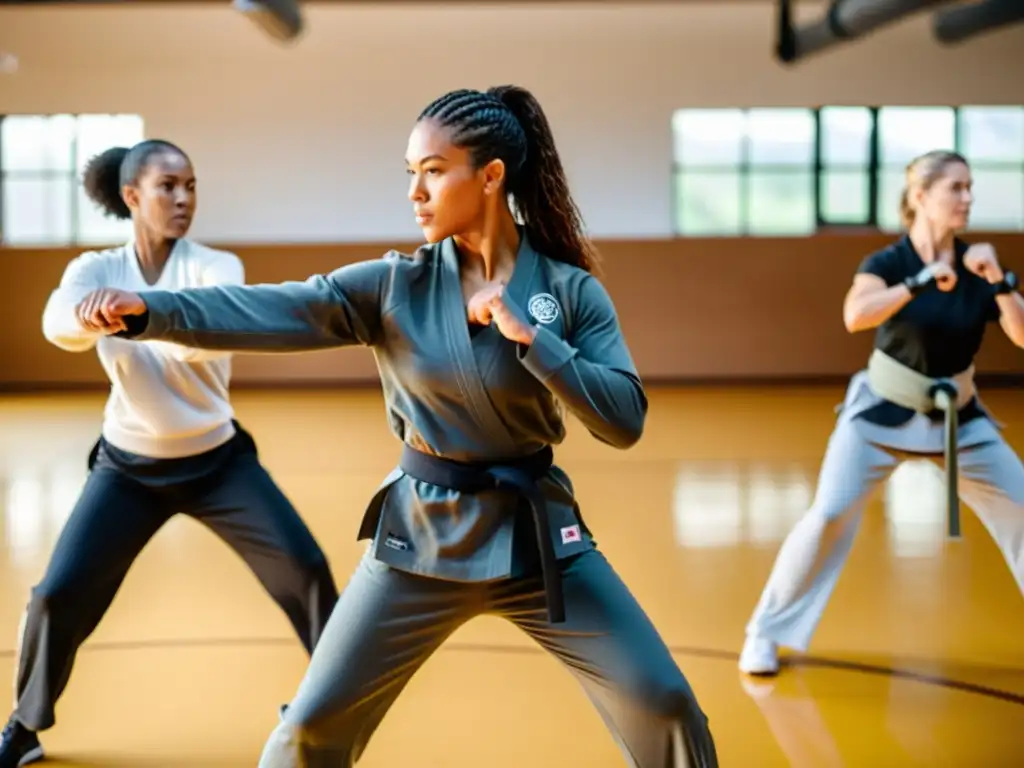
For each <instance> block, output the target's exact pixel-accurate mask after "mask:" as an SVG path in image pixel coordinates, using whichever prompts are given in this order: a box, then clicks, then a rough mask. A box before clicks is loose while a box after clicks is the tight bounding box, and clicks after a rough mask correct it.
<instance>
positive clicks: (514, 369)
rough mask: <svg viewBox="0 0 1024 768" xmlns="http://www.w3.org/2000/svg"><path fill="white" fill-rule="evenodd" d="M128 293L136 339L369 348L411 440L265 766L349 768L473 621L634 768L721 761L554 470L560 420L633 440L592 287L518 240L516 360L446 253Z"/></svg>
mask: <svg viewBox="0 0 1024 768" xmlns="http://www.w3.org/2000/svg"><path fill="white" fill-rule="evenodd" d="M142 296H143V298H144V299H145V301H146V304H147V306H148V308H149V311H148V313H147V315H145V316H143V317H142V318H141V319H139V321H138V322H133V323H132V324H131V325H130V327H129V332H128V334H127V335H128V336H129V337H131V338H138V339H164V340H168V341H175V342H179V343H184V344H188V345H189V346H192V347H197V348H207V349H232V350H237V351H248V352H253V351H256V352H259V351H263V352H289V351H301V350H313V349H323V348H328V347H338V346H345V345H353V344H362V345H368V346H371V347H372V348H373V349H374V351H375V353H376V357H377V362H378V366H379V369H380V373H381V378H382V383H383V391H384V397H385V401H386V406H387V416H388V420H389V423H390V426H391V429H392V431H393V433H394V434H395V435H396V436H397V437H398V438H399V439H400V440H401V441H403V443H404V446H403V455H402V461H401V465H400V467H399V468H398V469H396V470H395V471H394V472H392V473H391V474H390V475H389V476H388V477H387V478H386V479H385V481H384V483H383V485H382V486H381V490H380V492H379V493H378V494H377V495H376V496H375V498H374V499H373V501H372V502H371V504H370V505H369V507H368V509H367V512H366V515H365V518H364V521H363V524H362V527H361V529H360V538H371V539H372V540H373V543H372V544H371V546H370V548H369V549H368V551H367V554H366V557H365V559H364V560H363V562H362V563H361V564H360V566H359V568H358V569H357V570H356V572H355V574H354V575H353V577H352V579H351V581H350V583H349V584H348V586H347V587H346V589H345V590H344V591H343V594H342V597H341V598H340V602H339V604H338V607H337V609H336V610H335V611H334V613H333V614H332V617H331V620H330V621H329V623H328V626H327V628H326V630H325V634H324V636H323V638H322V639H321V642H320V644H319V646H318V648H317V649H316V651H315V652H314V657H313V660H312V661H311V663H310V666H309V669H308V671H307V673H306V676H305V679H304V680H303V682H302V684H301V686H300V688H299V691H298V693H297V695H296V697H295V699H294V700H293V701H292V702H291V704H290V705H289V707H288V708H287V711H286V712H285V713H284V714H283V716H282V722H281V724H280V725H279V727H278V728H277V729H276V730H275V731H274V733H273V734H272V735H271V737H270V739H269V741H268V743H267V745H266V749H265V752H264V754H263V758H262V760H261V762H260V765H261V766H264V768H286V767H287V768H298V767H299V766H309V767H311V768H312V767H319V766H350V765H354V764H355V761H356V760H357V759H358V758H359V756H360V755H361V754H362V752H363V750H364V749H365V747H366V745H367V743H368V741H369V739H370V737H371V736H372V734H373V732H374V730H375V728H376V727H377V725H378V724H379V723H380V722H381V720H382V718H383V717H384V715H385V713H386V712H387V710H388V708H389V707H390V705H391V704H392V703H393V702H394V701H395V699H396V698H397V696H398V695H399V693H400V692H401V690H402V688H403V687H404V686H405V685H406V683H407V682H408V681H409V679H410V678H411V677H412V675H413V674H414V673H415V672H416V670H417V669H419V667H420V666H421V665H422V664H423V662H424V661H426V659H427V658H428V657H429V656H430V655H431V653H433V651H435V650H436V649H437V648H438V646H440V645H441V643H442V642H443V641H444V640H445V638H447V637H448V636H449V635H450V634H451V633H452V632H454V631H455V630H456V629H457V628H458V627H459V626H461V625H462V624H463V623H464V622H466V621H468V620H469V619H471V618H473V617H474V616H477V615H480V614H483V613H491V614H497V615H502V616H505V617H506V618H508V619H509V620H510V621H512V622H513V623H515V624H516V625H517V626H519V627H520V628H522V629H523V630H524V631H525V632H527V633H528V634H529V635H530V636H531V637H533V638H534V639H535V640H536V641H537V642H538V643H539V644H540V645H542V646H543V647H544V648H546V649H547V650H548V651H550V652H551V653H553V654H555V655H556V656H557V657H558V658H559V659H560V660H561V661H562V662H563V663H564V664H565V665H566V666H567V667H568V668H569V669H570V671H571V672H573V674H574V675H576V677H577V678H578V679H579V680H580V682H581V683H582V685H583V686H584V688H585V689H586V691H587V693H588V694H589V696H590V698H591V700H592V701H593V702H594V704H595V705H596V706H597V708H598V709H599V710H600V712H601V714H602V715H603V717H604V719H605V721H606V722H607V723H608V725H609V727H610V728H611V729H612V730H613V732H614V734H615V736H616V739H617V741H618V743H619V745H620V748H621V750H622V753H623V755H624V756H625V757H626V760H627V764H628V765H630V766H634V768H664V767H665V766H716V765H717V764H718V762H717V757H716V752H715V748H714V743H713V741H712V738H711V733H710V730H709V729H708V725H707V719H706V717H705V715H704V713H703V712H702V711H701V710H700V707H699V705H698V704H697V701H696V698H695V696H694V694H693V691H692V690H691V688H690V686H689V685H688V683H687V682H686V680H685V678H684V677H683V675H682V673H681V672H680V670H679V668H678V666H677V665H676V663H675V661H674V660H673V659H672V656H671V654H670V652H669V650H668V648H667V647H666V645H665V643H664V642H663V641H662V639H661V638H660V636H659V635H658V633H657V631H656V629H655V628H654V627H653V626H652V624H651V622H650V621H649V620H648V618H647V617H646V616H645V614H644V612H643V611H642V609H641V608H640V607H639V606H638V605H637V603H636V601H635V600H634V598H633V596H632V595H631V594H630V592H629V590H628V589H627V588H626V586H625V585H624V584H623V583H622V582H621V581H620V580H619V578H618V576H617V575H616V574H615V572H614V571H613V570H612V568H611V566H610V565H609V564H608V563H607V562H606V561H605V559H604V557H603V555H602V554H601V553H600V552H598V551H597V549H596V548H595V544H594V542H593V540H592V539H591V536H590V533H589V531H588V530H587V528H586V526H585V525H584V524H583V521H582V517H581V516H580V513H579V510H578V508H577V505H576V502H575V500H574V495H573V487H572V484H571V482H570V480H569V478H568V477H567V476H566V474H565V473H564V472H562V471H561V470H560V469H558V468H557V467H555V466H553V465H552V464H551V448H550V446H552V445H553V444H557V443H560V442H561V441H562V439H563V436H564V431H565V428H564V421H563V409H562V406H564V407H565V408H566V409H568V411H570V412H571V413H573V414H574V415H575V416H576V417H577V418H578V419H579V420H580V421H581V422H582V423H583V425H584V426H585V427H586V428H587V429H588V430H589V431H590V432H591V433H592V434H594V435H595V436H596V437H597V438H598V439H599V440H602V441H604V442H606V443H609V444H611V445H613V446H616V447H619V448H627V447H629V446H630V445H632V444H633V443H635V441H636V440H638V439H639V437H640V435H641V433H642V430H643V425H644V421H645V417H646V412H647V400H646V396H645V394H644V391H643V388H642V386H641V383H640V380H639V377H638V375H637V373H636V369H635V367H634V365H633V362H632V359H631V357H630V354H629V351H628V349H627V347H626V343H625V341H624V339H623V337H622V333H621V331H620V328H619V324H618V319H617V317H616V314H615V310H614V308H613V306H612V303H611V300H610V299H609V297H608V295H607V293H606V292H605V290H604V288H603V287H602V286H601V284H600V283H599V282H598V281H597V280H596V279H595V278H593V277H592V276H590V275H588V274H587V273H585V272H584V271H582V270H580V269H578V268H576V267H573V266H570V265H567V264H564V263H561V262H558V261H554V260H552V259H549V258H546V257H544V256H542V255H540V254H538V253H536V252H535V251H534V250H533V248H532V247H531V246H530V244H529V242H528V239H527V238H526V237H525V236H524V237H523V240H522V246H521V248H520V251H519V254H518V258H517V262H516V265H515V269H514V272H513V275H512V277H511V279H510V281H509V284H508V286H507V288H506V293H505V297H506V302H507V303H508V304H509V305H510V306H511V308H512V309H513V311H515V312H516V313H517V314H518V315H519V317H521V318H522V319H524V320H528V321H529V322H531V323H533V324H534V326H535V327H536V329H537V336H536V339H535V340H534V342H533V343H532V344H531V345H530V346H529V347H523V346H520V345H517V344H515V343H513V342H510V341H508V340H507V339H505V338H504V337H502V336H501V334H500V333H499V331H498V330H497V328H495V327H493V326H489V327H485V328H477V329H474V328H472V327H471V326H470V325H469V323H468V322H467V312H466V307H465V302H464V299H463V294H462V289H461V283H460V277H459V260H458V254H457V251H456V248H455V246H454V242H453V241H452V240H450V239H449V240H446V241H444V242H443V243H441V244H439V245H433V246H425V247H423V248H420V249H419V250H417V251H416V253H414V254H413V255H412V256H408V255H403V254H398V253H395V252H392V253H389V254H387V255H386V256H384V257H383V258H381V259H377V260H373V261H367V262H362V263H357V264H353V265H350V266H346V267H343V268H341V269H338V270H336V271H334V272H333V273H331V274H330V275H327V276H317V277H312V278H310V279H309V280H307V281H305V282H301V283H300V282H291V283H285V284H282V285H256V286H240V287H233V286H232V287H211V288H202V289H195V290H185V291H180V292H175V293H169V292H160V291H155V292H146V293H143V294H142ZM524 309H525V312H524ZM442 457H443V458H442ZM563 595H564V616H563V615H562V613H563V610H562V605H563V602H562V597H563Z"/></svg>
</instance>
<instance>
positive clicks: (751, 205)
mask: <svg viewBox="0 0 1024 768" xmlns="http://www.w3.org/2000/svg"><path fill="white" fill-rule="evenodd" d="M748 183H749V193H748V194H749V198H748V211H749V219H748V222H747V232H748V233H749V234H752V235H807V234H810V233H812V232H814V230H815V228H816V227H817V221H816V218H815V212H814V173H813V172H811V171H806V172H804V171H794V172H787V171H783V172H775V173H758V172H757V171H754V172H752V173H751V174H750V175H749V176H748Z"/></svg>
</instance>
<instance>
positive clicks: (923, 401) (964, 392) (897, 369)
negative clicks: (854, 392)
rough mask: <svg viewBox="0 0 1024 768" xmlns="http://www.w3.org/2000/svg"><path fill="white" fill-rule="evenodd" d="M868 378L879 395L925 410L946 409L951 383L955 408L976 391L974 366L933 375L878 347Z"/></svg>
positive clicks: (960, 405)
mask: <svg viewBox="0 0 1024 768" xmlns="http://www.w3.org/2000/svg"><path fill="white" fill-rule="evenodd" d="M868 381H869V382H871V388H872V389H873V390H875V392H876V393H878V394H879V395H880V396H881V397H884V398H885V399H886V400H891V401H892V402H894V403H896V405H902V406H903V407H904V408H912V409H913V410H915V411H918V412H920V413H928V412H929V411H933V410H935V409H936V408H938V409H939V410H942V411H945V410H947V408H948V406H949V405H951V404H952V402H953V397H952V396H951V394H952V393H950V392H949V391H948V388H949V387H950V386H951V388H952V389H954V390H955V391H956V395H955V398H956V410H960V409H961V408H963V407H964V406H965V405H967V404H968V403H969V402H971V399H972V398H973V397H974V395H975V394H976V392H975V389H974V366H973V365H972V366H971V367H970V368H968V369H967V370H966V371H961V372H960V373H957V374H955V375H953V376H949V377H944V378H932V377H931V376H925V375H924V374H923V373H918V372H917V371H915V370H914V369H913V368H909V367H907V366H905V365H904V364H903V363H901V362H899V361H898V360H895V359H893V358H892V357H890V356H889V355H887V354H886V353H885V352H883V351H882V350H880V349H876V350H875V351H874V352H872V353H871V359H870V360H869V361H868Z"/></svg>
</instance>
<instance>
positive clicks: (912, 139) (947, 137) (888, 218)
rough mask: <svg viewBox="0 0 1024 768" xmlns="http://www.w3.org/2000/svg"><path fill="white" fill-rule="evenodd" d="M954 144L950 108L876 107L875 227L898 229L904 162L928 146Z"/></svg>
mask: <svg viewBox="0 0 1024 768" xmlns="http://www.w3.org/2000/svg"><path fill="white" fill-rule="evenodd" d="M955 147H956V114H955V113H954V111H953V109H952V108H951V107H883V108H882V109H880V110H878V148H879V152H878V154H879V171H878V193H877V201H878V222H877V223H878V227H879V229H883V230H887V231H896V230H898V229H900V226H901V224H900V195H901V194H902V192H903V186H904V184H905V182H906V167H907V163H909V162H910V161H911V160H913V159H914V158H915V157H917V156H918V155H921V154H924V153H925V152H927V151H928V150H930V149H954V148H955Z"/></svg>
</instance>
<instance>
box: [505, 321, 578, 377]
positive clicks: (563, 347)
mask: <svg viewBox="0 0 1024 768" xmlns="http://www.w3.org/2000/svg"><path fill="white" fill-rule="evenodd" d="M535 327H536V328H537V335H536V336H535V337H534V339H533V343H532V344H531V345H530V346H528V347H526V346H524V345H522V344H520V345H519V349H518V350H517V356H518V357H519V362H521V363H522V364H523V366H524V367H525V368H526V370H528V371H529V372H530V373H532V374H533V375H534V376H536V377H537V378H538V379H540V380H541V381H547V380H548V379H550V378H551V377H552V376H554V375H555V374H556V373H557V372H558V371H559V370H560V369H561V368H563V367H565V365H566V363H568V362H569V361H570V360H572V359H573V358H574V357H575V356H576V350H575V349H573V348H572V347H570V346H569V345H568V344H567V343H566V342H565V341H564V340H563V339H560V338H558V336H556V335H555V334H553V333H552V332H551V331H549V330H548V329H547V328H545V327H543V326H540V325H538V326H535Z"/></svg>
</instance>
